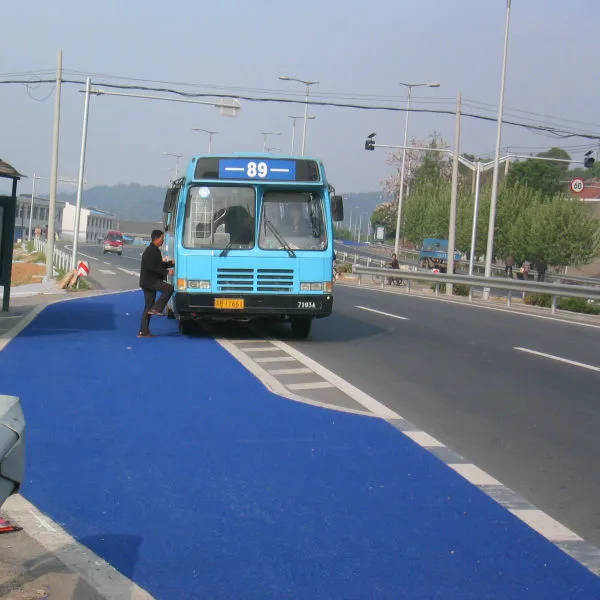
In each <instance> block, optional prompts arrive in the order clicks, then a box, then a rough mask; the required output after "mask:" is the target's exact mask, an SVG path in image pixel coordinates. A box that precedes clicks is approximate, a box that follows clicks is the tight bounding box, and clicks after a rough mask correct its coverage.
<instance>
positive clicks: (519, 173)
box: [507, 148, 571, 196]
mask: <svg viewBox="0 0 600 600" xmlns="http://www.w3.org/2000/svg"><path fill="white" fill-rule="evenodd" d="M536 156H539V157H540V158H558V159H561V160H571V157H570V156H569V154H568V153H567V152H565V151H564V150H563V149H562V148H551V149H550V150H548V151H546V152H540V153H539V154H537V155H536ZM568 169H569V163H567V162H550V161H545V160H535V158H528V159H527V160H524V161H521V162H517V163H514V164H513V165H512V167H511V168H510V170H509V172H508V178H507V183H508V185H509V186H514V185H515V184H517V183H518V184H521V185H526V186H528V187H530V188H532V189H535V190H539V191H541V192H543V193H544V194H546V195H548V196H552V195H554V194H556V193H558V192H560V191H561V190H562V189H564V184H563V183H561V181H563V180H564V179H565V178H566V173H567V171H568Z"/></svg>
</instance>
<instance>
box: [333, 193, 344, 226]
mask: <svg viewBox="0 0 600 600" xmlns="http://www.w3.org/2000/svg"><path fill="white" fill-rule="evenodd" d="M331 216H332V218H333V220H334V221H335V222H337V223H339V222H340V221H343V220H344V199H343V198H342V197H341V196H332V197H331Z"/></svg>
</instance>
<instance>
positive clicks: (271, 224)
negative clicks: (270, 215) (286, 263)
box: [265, 218, 296, 258]
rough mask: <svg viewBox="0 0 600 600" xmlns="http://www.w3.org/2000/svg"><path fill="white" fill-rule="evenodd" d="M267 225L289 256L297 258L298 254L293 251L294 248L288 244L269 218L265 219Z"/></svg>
mask: <svg viewBox="0 0 600 600" xmlns="http://www.w3.org/2000/svg"><path fill="white" fill-rule="evenodd" d="M265 223H266V224H267V225H268V226H269V229H270V230H271V231H272V232H273V235H274V236H275V237H276V238H277V241H278V242H279V243H280V244H281V245H282V246H283V247H284V248H285V249H286V250H287V251H288V254H289V255H290V256H291V257H292V258H296V253H295V252H294V251H293V250H292V247H291V246H290V245H289V244H288V243H287V242H286V240H284V239H283V237H281V234H280V233H279V231H277V228H276V227H275V225H273V223H271V221H270V220H269V219H267V218H265Z"/></svg>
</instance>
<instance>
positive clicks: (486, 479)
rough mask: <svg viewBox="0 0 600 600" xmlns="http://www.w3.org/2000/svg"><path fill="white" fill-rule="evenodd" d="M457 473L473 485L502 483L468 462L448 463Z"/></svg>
mask: <svg viewBox="0 0 600 600" xmlns="http://www.w3.org/2000/svg"><path fill="white" fill-rule="evenodd" d="M448 466H449V467H450V468H452V469H454V470H455V471H456V472H457V473H458V474H459V475H462V476H463V477H464V478H465V479H466V480H467V481H469V482H471V483H472V484H473V485H502V484H501V483H500V482H499V481H498V480H497V479H495V478H494V477H492V476H491V475H490V474H489V473H486V472H485V471H484V470H483V469H480V468H479V467H477V466H475V465H472V464H470V463H456V464H452V463H451V464H449V465H448Z"/></svg>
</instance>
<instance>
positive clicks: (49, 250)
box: [46, 50, 62, 280]
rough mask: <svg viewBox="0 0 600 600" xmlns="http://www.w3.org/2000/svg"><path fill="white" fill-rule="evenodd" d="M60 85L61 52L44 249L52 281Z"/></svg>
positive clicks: (57, 77)
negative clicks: (46, 237)
mask: <svg viewBox="0 0 600 600" xmlns="http://www.w3.org/2000/svg"><path fill="white" fill-rule="evenodd" d="M61 84H62V50H59V51H58V59H57V68H56V91H55V94H56V97H55V100H54V132H53V136H52V171H51V172H50V199H49V201H48V240H47V247H46V278H47V279H48V280H51V279H54V232H55V228H54V220H55V219H56V185H57V180H58V140H59V136H60V94H61Z"/></svg>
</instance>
